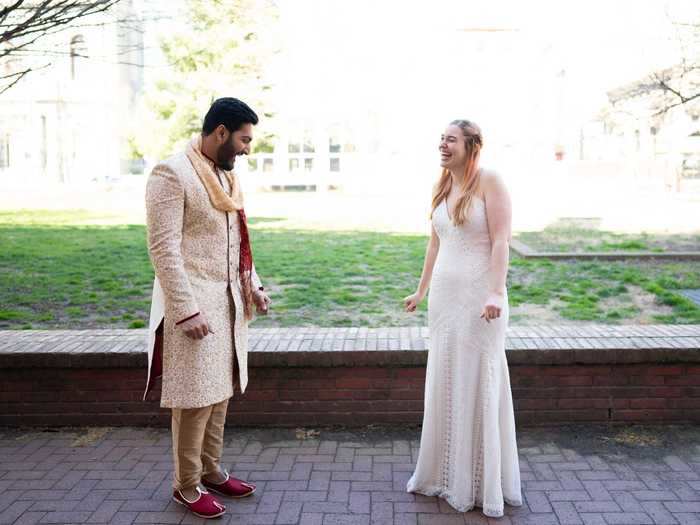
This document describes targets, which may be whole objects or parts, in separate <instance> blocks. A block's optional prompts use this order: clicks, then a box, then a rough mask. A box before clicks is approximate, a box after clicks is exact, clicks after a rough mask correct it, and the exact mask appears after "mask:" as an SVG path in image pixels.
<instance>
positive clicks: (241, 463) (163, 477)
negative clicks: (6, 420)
mask: <svg viewBox="0 0 700 525" xmlns="http://www.w3.org/2000/svg"><path fill="white" fill-rule="evenodd" d="M418 437H419V433H418V430H417V429H415V428H412V429H405V430H400V431H397V430H382V429H370V430H368V431H366V432H365V431H350V432H344V431H343V432H341V431H325V430H321V431H320V433H316V432H315V431H312V430H310V429H306V430H305V431H300V430H297V431H294V430H275V429H266V430H241V429H235V428H231V429H228V430H227V436H226V444H225V451H224V460H225V465H226V466H227V467H229V468H230V470H231V471H232V472H234V473H235V474H236V475H238V476H240V477H244V478H247V479H249V480H251V481H254V482H255V483H256V484H257V486H258V490H257V492H256V493H255V495H254V496H252V497H251V498H249V499H246V500H232V501H227V502H226V503H227V506H228V512H227V514H226V515H225V516H224V517H223V518H222V519H219V520H213V521H212V523H217V524H228V523H231V524H238V523H242V524H309V525H310V524H318V525H345V524H348V525H350V524H368V525H369V524H377V525H380V524H392V525H393V524H396V525H398V524H410V525H428V524H435V525H442V524H445V525H452V524H457V523H459V524H495V523H498V524H514V525H515V524H517V525H525V524H528V525H550V524H552V525H554V524H562V525H564V524H585V525H606V524H608V525H613V524H700V427H698V426H676V427H668V426H658V427H638V426H627V427H622V426H618V427H612V426H611V427H607V426H591V425H587V426H572V427H557V428H547V429H545V428H522V429H520V431H519V434H518V442H519V447H520V452H521V456H520V461H521V464H520V467H521V472H522V480H523V494H524V497H525V504H524V505H523V506H522V507H520V508H513V507H508V506H506V516H505V517H504V518H501V519H487V518H485V517H484V516H483V515H482V514H481V513H480V512H479V511H473V512H470V513H467V514H457V513H455V512H454V511H453V510H452V509H451V508H450V507H449V506H448V505H446V504H445V503H444V502H443V501H440V500H438V499H436V498H428V497H423V496H414V495H412V494H407V493H406V492H405V485H406V481H407V479H408V477H409V476H410V474H411V472H412V469H413V464H414V461H415V459H416V454H417V447H418V441H417V440H418ZM171 468H172V463H171V452H170V439H169V433H168V431H167V430H163V429H150V428H145V429H144V428H121V429H105V428H80V429H67V430H60V431H45V432H41V431H31V432H29V431H23V430H16V429H0V524H9V523H16V524H29V523H60V524H69V523H111V524H115V525H116V524H131V523H163V524H166V523H167V524H170V523H182V524H193V523H204V522H205V521H204V520H201V519H199V518H195V517H194V516H192V515H189V514H187V513H186V512H185V511H184V510H183V509H182V507H180V506H179V505H177V504H175V503H173V502H172V501H171V500H170V494H171V488H170V476H171Z"/></svg>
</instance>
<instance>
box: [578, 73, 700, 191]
mask: <svg viewBox="0 0 700 525" xmlns="http://www.w3.org/2000/svg"><path fill="white" fill-rule="evenodd" d="M668 74H669V71H665V72H663V73H662V75H664V76H668ZM691 74H695V75H697V76H698V81H697V85H698V86H700V73H697V72H691ZM650 77H651V75H650V76H648V77H646V78H643V79H640V80H637V81H634V82H631V83H628V84H626V85H623V86H620V87H618V88H615V89H611V90H610V91H608V94H607V95H608V103H607V104H606V105H605V107H604V108H602V110H601V111H600V114H599V115H598V117H597V118H596V119H594V120H592V121H591V122H589V123H587V124H585V125H584V126H583V127H582V129H581V136H580V151H579V156H580V159H581V160H582V161H584V162H589V163H590V162H597V163H599V164H600V165H602V166H608V167H609V168H610V169H611V171H612V172H616V173H617V174H621V173H624V174H626V175H627V176H629V177H631V178H633V179H635V180H636V181H638V182H639V183H641V184H642V185H646V186H650V187H664V188H665V189H666V190H671V191H685V190H691V189H697V188H700V184H699V183H700V99H695V100H692V101H689V102H686V103H685V104H682V105H676V106H673V107H669V105H670V104H671V103H672V102H673V100H671V101H670V102H669V97H668V96H664V95H663V94H662V93H661V92H660V91H659V90H658V89H652V88H650V83H649V78H650Z"/></svg>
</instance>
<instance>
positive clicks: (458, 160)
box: [439, 124, 467, 170]
mask: <svg viewBox="0 0 700 525" xmlns="http://www.w3.org/2000/svg"><path fill="white" fill-rule="evenodd" d="M439 149H440V166H441V167H443V168H446V169H448V170H454V169H457V168H459V167H460V166H464V165H465V163H466V162H467V150H466V147H465V144H464V133H463V132H462V129H461V128H460V127H459V126H456V125H454V124H450V125H449V126H447V128H446V129H445V132H444V133H443V134H442V135H441V137H440V148H439Z"/></svg>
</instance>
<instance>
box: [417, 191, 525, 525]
mask: <svg viewBox="0 0 700 525" xmlns="http://www.w3.org/2000/svg"><path fill="white" fill-rule="evenodd" d="M433 226H434V228H435V231H436V232H437V234H438V237H439V238H440V249H439V252H438V257H437V260H436V261H435V268H434V270H433V278H432V281H431V285H430V295H429V301H428V324H429V328H430V351H429V353H428V368H427V372H426V382H425V412H424V416H423V430H422V434H421V441H420V452H419V454H418V463H417V465H416V470H415V472H414V473H413V476H412V477H411V479H410V480H409V481H408V486H407V490H408V491H409V492H417V493H420V494H425V495H427V496H440V497H441V498H444V499H445V500H446V501H447V502H448V503H449V504H450V505H451V506H452V507H454V508H455V509H457V510H459V511H462V512H466V511H469V510H471V509H472V508H474V507H482V509H483V513H484V514H485V515H487V516H491V517H500V516H502V515H503V503H504V501H505V502H506V503H508V504H509V505H516V506H517V505H521V504H522V495H521V490H520V467H519V462H518V447H517V444H516V440H515V421H514V416H513V401H512V396H511V391H510V379H509V377H508V363H507V362H506V354H505V330H506V326H507V324H508V307H507V306H506V307H505V308H504V310H503V312H502V314H501V317H500V318H498V319H495V320H492V321H491V322H490V323H486V321H484V320H483V319H480V318H479V316H480V314H481V310H482V308H483V306H484V302H485V301H486V298H487V295H488V292H489V290H488V282H489V279H488V275H487V274H488V270H489V261H490V256H491V241H490V237H489V232H488V228H487V222H486V208H485V204H484V202H483V201H482V200H479V199H476V198H475V199H474V200H473V203H472V208H471V212H470V216H469V218H468V220H466V221H465V222H464V224H462V225H461V226H455V225H454V223H453V222H452V221H451V220H450V218H449V212H448V209H447V204H446V202H444V201H443V203H442V204H440V205H439V206H438V207H437V208H436V210H435V212H434V213H433ZM506 304H507V301H506Z"/></svg>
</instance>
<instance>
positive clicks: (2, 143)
mask: <svg viewBox="0 0 700 525" xmlns="http://www.w3.org/2000/svg"><path fill="white" fill-rule="evenodd" d="M9 167H10V136H9V135H7V134H5V135H0V168H9Z"/></svg>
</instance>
